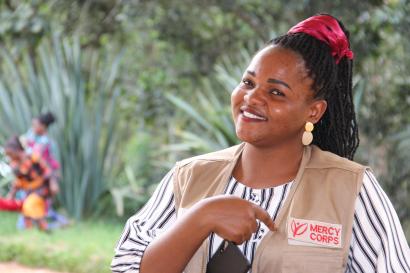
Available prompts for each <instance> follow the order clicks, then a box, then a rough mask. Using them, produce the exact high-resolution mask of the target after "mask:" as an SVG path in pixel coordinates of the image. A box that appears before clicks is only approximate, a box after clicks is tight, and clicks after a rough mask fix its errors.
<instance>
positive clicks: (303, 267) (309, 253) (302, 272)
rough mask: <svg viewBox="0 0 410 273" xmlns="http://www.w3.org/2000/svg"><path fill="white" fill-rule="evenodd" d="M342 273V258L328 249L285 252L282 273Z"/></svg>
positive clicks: (339, 254)
mask: <svg viewBox="0 0 410 273" xmlns="http://www.w3.org/2000/svg"><path fill="white" fill-rule="evenodd" d="M318 272H320V273H338V272H340V273H343V272H344V267H343V256H342V254H341V253H337V252H335V251H332V250H329V249H312V248H308V249H306V250H305V251H300V250H299V251H285V252H284V253H283V262H282V273H318Z"/></svg>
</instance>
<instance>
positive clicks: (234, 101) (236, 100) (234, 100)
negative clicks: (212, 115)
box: [231, 88, 243, 114]
mask: <svg viewBox="0 0 410 273" xmlns="http://www.w3.org/2000/svg"><path fill="white" fill-rule="evenodd" d="M242 101H243V94H242V92H241V89H240V88H235V89H234V90H233V91H232V94H231V110H232V114H233V113H234V112H235V110H237V108H238V107H240V105H241V104H242Z"/></svg>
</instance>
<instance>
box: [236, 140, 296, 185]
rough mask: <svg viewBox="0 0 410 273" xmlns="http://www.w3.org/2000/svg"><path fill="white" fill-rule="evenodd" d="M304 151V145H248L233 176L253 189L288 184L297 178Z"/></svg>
mask: <svg viewBox="0 0 410 273" xmlns="http://www.w3.org/2000/svg"><path fill="white" fill-rule="evenodd" d="M303 150H304V148H303V146H302V145H292V146H290V147H289V145H284V146H272V147H258V146H255V145H252V144H250V143H246V144H245V147H244V150H243V152H242V155H241V158H240V160H239V161H238V163H237V165H236V167H235V169H234V172H233V175H234V177H235V178H236V179H238V180H239V181H241V182H242V183H244V184H245V185H247V186H249V187H253V188H267V187H274V186H278V185H281V184H284V183H287V182H289V181H291V180H293V179H294V178H295V177H296V174H297V172H298V170H299V165H300V162H301V160H302V156H303Z"/></svg>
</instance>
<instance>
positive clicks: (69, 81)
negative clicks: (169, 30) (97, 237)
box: [0, 36, 120, 219]
mask: <svg viewBox="0 0 410 273" xmlns="http://www.w3.org/2000/svg"><path fill="white" fill-rule="evenodd" d="M101 53H103V52H83V51H82V50H81V47H80V42H79V39H78V38H75V37H74V38H71V39H69V38H67V39H61V38H59V37H57V36H54V37H53V38H52V39H50V40H46V41H44V42H43V43H42V44H41V45H40V46H39V47H38V49H37V51H36V54H35V56H34V57H33V56H32V55H31V54H30V53H29V52H28V51H26V52H22V53H21V56H20V58H19V59H20V60H22V61H20V62H17V61H15V60H13V58H12V57H11V56H10V54H8V52H7V50H5V49H2V50H1V56H2V60H3V62H2V67H1V73H0V122H1V126H0V139H1V140H4V139H6V138H7V137H8V136H10V135H12V134H21V133H23V132H25V131H26V130H27V129H28V128H29V126H30V121H31V119H32V117H33V116H36V115H38V114H39V113H40V112H42V111H46V110H50V111H52V112H53V113H54V114H55V116H56V117H57V122H56V124H55V125H53V126H52V127H51V128H50V135H51V136H52V137H53V138H54V140H55V141H56V142H57V145H58V148H59V155H58V157H59V160H60V162H61V165H62V169H61V171H62V179H61V182H60V188H61V192H60V194H59V196H58V199H59V201H60V202H61V204H62V205H63V207H64V208H65V209H66V210H67V211H68V213H69V214H70V215H71V216H73V217H75V218H77V219H79V218H82V217H83V216H84V215H86V214H87V213H90V212H92V211H93V210H94V209H95V207H96V206H97V201H98V199H99V197H100V195H101V194H102V193H103V192H104V191H105V177H107V176H108V175H109V173H110V171H111V169H112V164H110V154H111V152H112V151H113V150H114V147H115V143H116V141H115V133H116V130H115V126H116V116H117V115H116V111H115V110H116V99H117V96H118V94H119V89H118V88H117V86H116V79H117V74H118V64H119V60H120V57H119V56H120V55H119V54H118V55H117V56H115V57H113V58H111V59H108V58H103V56H105V55H103V54H101Z"/></svg>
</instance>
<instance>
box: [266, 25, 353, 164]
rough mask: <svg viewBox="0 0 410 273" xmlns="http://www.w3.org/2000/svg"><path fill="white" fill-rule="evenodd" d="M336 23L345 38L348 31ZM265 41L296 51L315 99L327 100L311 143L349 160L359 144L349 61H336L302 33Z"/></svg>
mask: <svg viewBox="0 0 410 273" xmlns="http://www.w3.org/2000/svg"><path fill="white" fill-rule="evenodd" d="M339 24H340V26H341V28H342V29H343V31H344V32H345V33H346V37H347V38H348V39H349V32H348V31H347V30H346V29H345V28H344V26H343V24H342V23H341V22H339ZM269 44H273V45H277V46H280V47H283V48H288V49H291V50H293V51H295V52H297V53H299V54H300V55H301V56H302V57H303V59H304V61H305V66H306V68H307V71H308V74H309V76H310V77H311V78H312V79H313V86H312V88H313V90H314V91H315V98H320V99H325V100H326V101H327V110H326V112H325V113H324V115H323V117H322V118H321V120H320V121H319V122H318V124H316V125H315V129H314V130H313V144H315V145H317V146H319V147H320V148H321V149H322V150H325V151H330V152H333V153H335V154H338V155H340V156H342V157H346V158H349V159H353V157H354V154H355V152H356V149H357V147H358V146H359V133H358V127H357V122H356V115H355V111H354V105H353V93H352V68H353V62H352V60H349V59H348V58H346V57H344V58H342V59H341V60H340V62H339V64H336V62H335V60H334V58H333V57H332V55H331V54H330V48H329V46H328V45H327V44H325V43H324V42H322V41H320V40H317V39H316V38H313V37H312V36H310V35H307V34H305V33H294V34H286V35H283V36H280V37H278V38H275V39H273V40H272V41H270V42H269Z"/></svg>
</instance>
